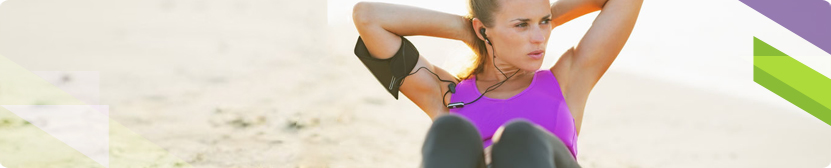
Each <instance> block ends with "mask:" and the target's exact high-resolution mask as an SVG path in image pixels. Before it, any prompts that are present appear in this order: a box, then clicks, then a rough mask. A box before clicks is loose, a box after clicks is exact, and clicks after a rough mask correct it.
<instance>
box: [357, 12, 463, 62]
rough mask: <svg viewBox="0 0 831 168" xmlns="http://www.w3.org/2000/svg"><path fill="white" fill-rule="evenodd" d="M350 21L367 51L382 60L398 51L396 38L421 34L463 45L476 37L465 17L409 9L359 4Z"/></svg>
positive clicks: (398, 40) (399, 42)
mask: <svg viewBox="0 0 831 168" xmlns="http://www.w3.org/2000/svg"><path fill="white" fill-rule="evenodd" d="M352 18H353V21H354V22H355V27H357V28H358V33H360V34H361V37H362V38H363V39H364V43H366V45H367V49H369V52H370V53H371V54H372V55H373V56H376V57H378V58H381V59H383V58H389V57H392V55H393V54H395V52H396V51H398V47H400V46H399V45H400V44H401V39H400V38H399V37H398V36H412V35H424V36H433V37H440V38H448V39H455V40H461V41H463V42H465V43H469V42H471V41H473V40H474V38H475V37H474V34H473V31H472V30H471V25H470V24H471V23H470V21H469V20H467V19H465V18H464V17H462V16H459V15H453V14H448V13H442V12H438V11H433V10H428V9H422V8H417V7H411V6H404V5H396V4H388V3H380V2H359V3H358V4H356V5H355V7H354V9H353V13H352Z"/></svg>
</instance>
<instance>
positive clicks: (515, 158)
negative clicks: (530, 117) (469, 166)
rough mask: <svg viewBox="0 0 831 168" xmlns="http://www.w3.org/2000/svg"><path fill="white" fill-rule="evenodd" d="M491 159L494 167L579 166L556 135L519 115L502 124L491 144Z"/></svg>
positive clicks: (571, 167) (570, 167)
mask: <svg viewBox="0 0 831 168" xmlns="http://www.w3.org/2000/svg"><path fill="white" fill-rule="evenodd" d="M495 138H496V137H495ZM491 159H492V162H491V164H492V165H493V167H494V168H504V167H511V168H525V167H535V168H536V167H551V168H553V167H557V168H573V167H575V168H579V167H580V165H578V164H577V161H575V160H574V157H573V156H572V155H571V152H570V151H569V150H568V148H567V147H566V146H565V145H564V144H563V142H562V141H560V139H559V138H557V136H554V135H552V134H551V133H549V132H548V131H545V130H543V129H542V128H539V127H537V126H535V125H534V124H532V123H530V122H528V121H526V120H521V119H520V120H512V121H511V122H508V124H506V125H505V127H504V130H503V132H502V135H499V137H498V141H497V142H494V144H493V147H492V153H491Z"/></svg>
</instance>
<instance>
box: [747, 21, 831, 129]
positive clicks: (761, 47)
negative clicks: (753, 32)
mask: <svg viewBox="0 0 831 168" xmlns="http://www.w3.org/2000/svg"><path fill="white" fill-rule="evenodd" d="M753 81H755V82H756V83H758V84H759V85H762V86H763V87H765V88H767V89H768V90H770V91H771V92H773V93H776V95H779V96H780V97H782V98H784V99H785V100H788V101H789V102H791V103H792V104H794V105H796V106H797V107H799V108H801V109H802V110H805V111H806V112H808V113H809V114H811V115H813V116H814V117H817V118H818V119H820V120H822V121H823V122H825V123H826V124H828V125H831V79H829V78H828V77H826V76H824V75H822V74H820V73H819V72H817V71H816V70H814V69H812V68H810V67H808V66H805V64H802V63H800V62H799V61H797V60H796V59H794V58H792V57H790V56H788V55H787V54H785V53H783V52H782V51H779V50H777V49H776V48H774V47H773V46H770V45H769V44H767V43H765V42H763V41H762V40H759V38H756V37H753Z"/></svg>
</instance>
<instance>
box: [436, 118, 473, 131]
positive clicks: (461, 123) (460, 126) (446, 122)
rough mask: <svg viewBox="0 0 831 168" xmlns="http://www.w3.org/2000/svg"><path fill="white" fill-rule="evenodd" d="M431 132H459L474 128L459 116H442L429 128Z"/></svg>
mask: <svg viewBox="0 0 831 168" xmlns="http://www.w3.org/2000/svg"><path fill="white" fill-rule="evenodd" d="M430 129H431V131H432V130H435V131H461V130H465V129H472V130H474V131H475V130H476V127H474V126H473V124H472V123H471V122H470V121H468V120H467V119H465V118H464V117H462V116H459V115H454V114H450V115H444V116H441V117H439V118H437V119H436V120H435V121H433V125H432V126H431V127H430Z"/></svg>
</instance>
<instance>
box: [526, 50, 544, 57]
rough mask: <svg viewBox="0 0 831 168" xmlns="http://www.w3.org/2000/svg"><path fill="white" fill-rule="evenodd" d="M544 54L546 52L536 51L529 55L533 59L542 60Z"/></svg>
mask: <svg viewBox="0 0 831 168" xmlns="http://www.w3.org/2000/svg"><path fill="white" fill-rule="evenodd" d="M543 54H545V51H544V50H536V51H533V52H530V53H528V57H531V58H533V59H540V58H542V55H543Z"/></svg>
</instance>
